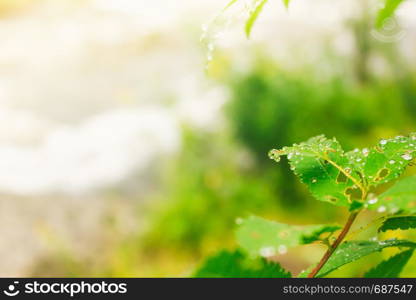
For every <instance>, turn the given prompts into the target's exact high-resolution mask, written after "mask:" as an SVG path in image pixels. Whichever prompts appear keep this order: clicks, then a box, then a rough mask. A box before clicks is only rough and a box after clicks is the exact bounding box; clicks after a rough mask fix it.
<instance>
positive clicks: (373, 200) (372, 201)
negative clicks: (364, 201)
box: [368, 198, 378, 204]
mask: <svg viewBox="0 0 416 300" xmlns="http://www.w3.org/2000/svg"><path fill="white" fill-rule="evenodd" d="M377 201H378V199H377V198H372V199H370V200H368V204H375V203H377Z"/></svg>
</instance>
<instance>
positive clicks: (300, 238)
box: [236, 216, 339, 257]
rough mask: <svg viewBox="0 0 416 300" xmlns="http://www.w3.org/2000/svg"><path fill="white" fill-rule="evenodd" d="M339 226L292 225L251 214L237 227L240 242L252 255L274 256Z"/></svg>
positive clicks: (309, 241)
mask: <svg viewBox="0 0 416 300" xmlns="http://www.w3.org/2000/svg"><path fill="white" fill-rule="evenodd" d="M338 229H339V227H338V226H328V225H306V226H291V225H288V224H283V223H278V222H274V221H269V220H265V219H263V218H259V217H255V216H251V217H249V218H247V219H244V220H243V221H242V222H241V224H240V226H239V227H238V229H237V232H236V237H237V242H238V244H239V245H240V246H241V247H242V248H243V249H244V250H246V251H247V252H248V253H249V254H250V255H251V256H253V257H255V256H264V257H269V256H274V255H277V254H284V253H286V251H287V249H288V248H290V247H295V246H298V245H301V244H305V243H311V242H314V241H316V240H317V239H318V238H319V236H320V235H321V234H323V233H328V232H333V231H335V230H338Z"/></svg>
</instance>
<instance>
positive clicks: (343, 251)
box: [317, 239, 416, 277]
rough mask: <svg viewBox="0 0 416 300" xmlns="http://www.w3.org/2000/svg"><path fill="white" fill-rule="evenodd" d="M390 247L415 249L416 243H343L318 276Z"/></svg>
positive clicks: (400, 241)
mask: <svg viewBox="0 0 416 300" xmlns="http://www.w3.org/2000/svg"><path fill="white" fill-rule="evenodd" d="M389 247H405V248H410V249H414V248H415V247H416V243H414V242H410V241H406V240H397V239H390V240H384V241H347V242H344V243H342V244H341V245H340V246H339V247H338V248H337V250H335V252H334V253H333V254H332V256H331V257H330V258H329V259H328V261H327V263H326V264H325V265H324V266H323V267H322V269H321V270H320V271H319V273H318V274H317V277H323V276H326V275H328V274H329V273H331V272H332V271H335V270H336V269H338V268H339V267H341V266H343V265H346V264H348V263H351V262H353V261H356V260H358V259H360V258H362V257H364V256H367V255H369V254H372V253H374V252H379V251H381V250H383V249H384V248H389Z"/></svg>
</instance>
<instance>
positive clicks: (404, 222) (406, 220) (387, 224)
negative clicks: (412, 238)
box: [378, 216, 416, 232]
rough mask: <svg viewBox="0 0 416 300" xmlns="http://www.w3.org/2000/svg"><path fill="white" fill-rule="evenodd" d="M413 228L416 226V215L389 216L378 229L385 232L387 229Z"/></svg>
mask: <svg viewBox="0 0 416 300" xmlns="http://www.w3.org/2000/svg"><path fill="white" fill-rule="evenodd" d="M411 228H416V216H400V217H391V218H388V219H387V220H385V221H384V222H383V224H382V225H381V226H380V228H379V229H378V231H379V232H385V231H387V230H396V229H402V230H406V229H411Z"/></svg>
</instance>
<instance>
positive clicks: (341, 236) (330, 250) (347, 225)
mask: <svg viewBox="0 0 416 300" xmlns="http://www.w3.org/2000/svg"><path fill="white" fill-rule="evenodd" d="M358 213H359V212H358V211H355V212H352V213H351V214H350V216H349V217H348V220H347V222H346V223H345V225H344V227H343V228H342V231H341V233H340V234H339V236H338V237H337V239H336V240H335V242H334V243H333V244H332V245H331V246H330V247H329V248H328V250H327V251H326V252H325V254H324V256H323V257H322V258H321V260H320V261H319V263H318V265H317V266H316V267H315V268H314V269H313V270H312V272H311V273H309V275H308V278H313V277H315V276H316V274H318V272H319V271H320V270H321V269H322V267H323V266H324V265H325V264H326V262H327V261H328V259H329V258H330V257H331V255H332V254H333V253H334V252H335V250H336V249H337V247H338V246H339V244H341V242H342V241H343V240H344V238H345V236H346V235H347V233H348V231H349V230H350V229H351V225H352V223H354V221H355V218H356V217H357V215H358Z"/></svg>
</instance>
